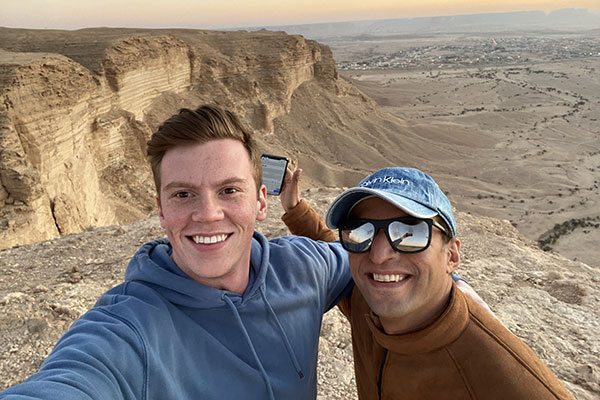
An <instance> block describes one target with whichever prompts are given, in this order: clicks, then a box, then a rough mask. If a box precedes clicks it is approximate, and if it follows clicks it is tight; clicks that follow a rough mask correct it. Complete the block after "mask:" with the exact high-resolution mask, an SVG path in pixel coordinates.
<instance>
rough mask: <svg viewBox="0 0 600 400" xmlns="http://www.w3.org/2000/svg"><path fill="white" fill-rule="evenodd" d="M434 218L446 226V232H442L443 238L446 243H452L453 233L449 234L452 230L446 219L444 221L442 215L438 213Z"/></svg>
mask: <svg viewBox="0 0 600 400" xmlns="http://www.w3.org/2000/svg"><path fill="white" fill-rule="evenodd" d="M433 219H434V220H435V222H437V223H438V224H440V225H442V226H443V227H444V229H445V230H446V232H443V233H442V240H443V241H444V244H445V245H446V244H448V243H450V240H452V235H451V234H448V232H452V230H450V228H449V227H448V224H447V223H446V221H444V219H443V218H442V217H440V216H439V215H436V216H435V217H433Z"/></svg>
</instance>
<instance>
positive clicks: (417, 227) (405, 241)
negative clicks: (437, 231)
mask: <svg viewBox="0 0 600 400" xmlns="http://www.w3.org/2000/svg"><path fill="white" fill-rule="evenodd" d="M388 233H389V237H390V240H391V241H392V247H394V248H395V249H396V250H399V251H401V252H406V253H412V252H416V251H419V250H421V249H423V248H425V247H426V246H427V243H428V242H429V225H428V224H427V222H425V221H418V222H417V223H415V224H408V223H404V222H400V221H394V222H392V223H390V225H389V227H388Z"/></svg>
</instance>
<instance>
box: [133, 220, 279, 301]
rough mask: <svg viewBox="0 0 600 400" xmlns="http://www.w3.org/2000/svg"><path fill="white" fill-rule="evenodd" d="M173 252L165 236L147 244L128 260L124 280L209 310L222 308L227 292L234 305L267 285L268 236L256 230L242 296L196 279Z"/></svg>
mask: <svg viewBox="0 0 600 400" xmlns="http://www.w3.org/2000/svg"><path fill="white" fill-rule="evenodd" d="M172 253H173V248H172V247H171V244H170V243H169V240H168V239H166V238H165V239H157V240H154V241H151V242H149V243H146V244H145V245H143V246H142V247H141V248H140V249H139V250H138V251H137V252H136V254H135V255H134V256H133V258H132V259H131V261H130V262H129V265H128V266H127V270H126V271H125V280H126V281H137V282H143V283H145V284H147V285H148V286H150V287H152V289H154V290H156V291H157V292H158V293H160V295H161V296H164V297H165V298H166V299H167V300H169V301H170V302H172V303H174V304H178V305H182V306H185V307H192V308H201V309H208V308H216V307H223V306H224V305H225V302H224V301H223V296H225V295H227V296H228V297H229V298H230V299H231V300H232V301H233V303H234V304H243V303H244V302H245V301H246V300H248V299H250V298H252V297H254V296H256V295H258V294H259V289H260V287H261V286H264V284H265V277H266V275H267V271H268V269H269V264H268V260H269V246H268V242H267V239H266V238H265V237H264V236H263V235H262V234H261V233H259V232H256V231H255V232H254V235H253V238H252V250H251V256H250V276H249V279H248V286H247V287H246V290H245V291H244V294H243V295H241V296H240V295H239V294H237V293H233V292H230V291H227V290H221V289H216V288H213V287H210V286H206V285H203V284H201V283H199V282H196V281H195V280H193V279H192V278H190V277H189V276H188V275H186V274H185V272H183V271H182V270H181V269H180V268H179V267H178V266H177V264H175V262H173V260H172V259H171V254H172Z"/></svg>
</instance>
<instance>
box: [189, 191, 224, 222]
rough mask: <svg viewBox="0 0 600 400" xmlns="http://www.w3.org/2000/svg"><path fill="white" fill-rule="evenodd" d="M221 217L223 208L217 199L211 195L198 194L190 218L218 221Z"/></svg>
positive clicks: (198, 220) (202, 220) (197, 220)
mask: <svg viewBox="0 0 600 400" xmlns="http://www.w3.org/2000/svg"><path fill="white" fill-rule="evenodd" d="M222 218H223V208H222V207H221V204H220V203H219V200H218V199H216V198H215V197H214V196H211V195H202V196H199V198H198V200H197V201H196V204H194V210H193V212H192V220H193V221H196V222H210V221H218V220H220V219H222Z"/></svg>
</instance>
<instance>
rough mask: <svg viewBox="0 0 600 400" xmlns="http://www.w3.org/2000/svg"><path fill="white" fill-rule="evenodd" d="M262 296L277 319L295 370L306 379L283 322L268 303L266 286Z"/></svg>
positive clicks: (262, 290)
mask: <svg viewBox="0 0 600 400" xmlns="http://www.w3.org/2000/svg"><path fill="white" fill-rule="evenodd" d="M260 294H261V296H262V298H263V301H264V302H265V304H266V305H267V308H268V309H269V312H270V313H271V315H273V318H274V319H275V323H276V324H277V327H278V328H279V332H281V336H282V337H283V342H284V343H285V347H286V349H287V352H288V354H289V356H290V359H291V360H292V364H294V368H296V372H297V373H298V376H299V377H300V378H304V374H303V373H302V369H301V367H300V363H299V362H298V358H297V357H296V354H294V349H292V345H291V344H290V341H289V339H288V337H287V335H286V334H285V331H284V330H283V326H282V325H281V322H279V318H277V314H275V311H274V310H273V307H271V304H269V302H268V301H267V296H265V290H264V286H261V287H260Z"/></svg>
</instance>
